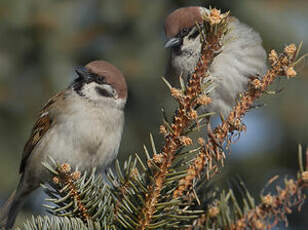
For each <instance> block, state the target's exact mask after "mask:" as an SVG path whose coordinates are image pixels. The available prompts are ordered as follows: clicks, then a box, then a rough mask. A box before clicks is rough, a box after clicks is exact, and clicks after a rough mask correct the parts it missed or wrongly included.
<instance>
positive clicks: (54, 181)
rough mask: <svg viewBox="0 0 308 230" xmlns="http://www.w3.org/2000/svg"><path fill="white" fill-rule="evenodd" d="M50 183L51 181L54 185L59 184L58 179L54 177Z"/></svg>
mask: <svg viewBox="0 0 308 230" xmlns="http://www.w3.org/2000/svg"><path fill="white" fill-rule="evenodd" d="M52 181H53V183H55V184H59V183H60V179H59V177H56V176H55V177H53V178H52Z"/></svg>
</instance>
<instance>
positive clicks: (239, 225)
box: [236, 219, 246, 229]
mask: <svg viewBox="0 0 308 230" xmlns="http://www.w3.org/2000/svg"><path fill="white" fill-rule="evenodd" d="M236 225H237V226H236V227H237V228H236V229H245V228H246V223H245V220H244V219H241V220H239V221H237V223H236Z"/></svg>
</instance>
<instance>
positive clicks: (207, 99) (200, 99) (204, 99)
mask: <svg viewBox="0 0 308 230" xmlns="http://www.w3.org/2000/svg"><path fill="white" fill-rule="evenodd" d="M211 102H212V99H211V98H210V97H208V96H206V95H204V94H203V95H201V96H200V97H198V99H197V103H198V104H200V105H208V104H210V103H211Z"/></svg>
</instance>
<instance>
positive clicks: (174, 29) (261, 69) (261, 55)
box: [164, 6, 267, 116]
mask: <svg viewBox="0 0 308 230" xmlns="http://www.w3.org/2000/svg"><path fill="white" fill-rule="evenodd" d="M204 13H207V14H209V13H210V11H209V9H207V8H204V7H200V6H194V7H184V8H179V9H176V10H175V11H173V12H172V13H170V14H169V15H168V16H167V18H166V20H165V28H164V29H165V35H166V37H167V41H166V43H165V48H170V58H169V62H168V66H167V73H166V77H167V79H168V80H169V81H171V82H175V79H178V77H179V76H180V75H181V76H182V77H183V79H184V80H185V81H187V79H189V77H190V76H191V75H192V74H193V72H194V68H195V66H196V64H197V62H198V60H199V58H200V56H201V46H202V42H201V35H200V31H199V29H198V28H197V26H196V23H198V24H199V25H200V26H202V22H203V20H202V15H203V14H204ZM205 36H206V35H205ZM221 45H222V48H221V50H220V51H219V53H218V54H217V55H216V56H215V57H214V59H213V61H212V63H211V64H210V66H209V69H208V75H209V76H208V77H206V78H205V79H204V83H205V82H207V81H211V82H212V84H211V88H212V90H210V92H209V96H210V97H211V99H212V103H210V104H209V105H207V106H206V108H203V107H201V111H206V112H215V113H216V114H222V115H223V116H227V115H228V114H229V112H230V111H231V110H232V107H233V106H234V105H235V102H236V99H237V97H238V96H239V94H240V93H242V92H244V91H245V89H246V88H247V87H248V83H249V81H250V78H253V77H258V76H262V75H263V74H264V73H265V72H266V69H267V66H266V52H265V50H264V48H263V47H262V40H261V38H260V36H259V34H258V33H257V32H255V31H254V30H253V29H252V28H250V27H249V26H247V25H245V24H244V23H241V22H240V21H239V20H238V19H236V18H235V17H231V20H230V22H229V24H228V28H227V33H226V34H225V35H223V37H222V39H221Z"/></svg>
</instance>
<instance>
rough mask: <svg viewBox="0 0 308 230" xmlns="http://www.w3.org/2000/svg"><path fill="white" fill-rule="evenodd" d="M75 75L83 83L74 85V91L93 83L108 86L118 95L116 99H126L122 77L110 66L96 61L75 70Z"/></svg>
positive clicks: (124, 83)
mask: <svg viewBox="0 0 308 230" xmlns="http://www.w3.org/2000/svg"><path fill="white" fill-rule="evenodd" d="M76 73H77V74H78V76H79V78H81V79H82V81H83V83H80V84H78V79H77V84H75V90H76V91H78V90H79V89H81V87H82V85H83V84H84V83H89V82H92V81H95V82H96V83H98V84H107V85H110V86H111V87H112V88H113V89H114V90H115V91H116V92H117V95H118V98H122V99H125V98H126V97H127V86H126V81H125V78H124V75H123V74H122V72H121V71H120V70H119V69H117V68H116V67H115V66H113V65H112V64H110V63H108V62H106V61H102V60H97V61H92V62H90V63H88V64H87V65H86V66H85V67H79V68H77V69H76Z"/></svg>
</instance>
